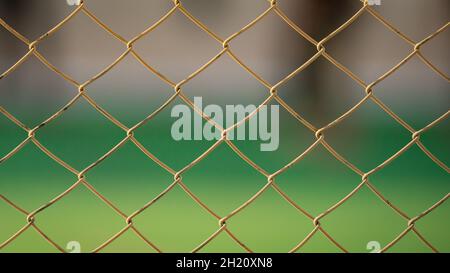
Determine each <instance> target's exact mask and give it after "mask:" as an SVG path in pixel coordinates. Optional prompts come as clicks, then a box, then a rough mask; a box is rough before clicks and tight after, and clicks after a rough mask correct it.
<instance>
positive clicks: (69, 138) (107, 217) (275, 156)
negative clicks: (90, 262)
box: [0, 103, 450, 252]
mask: <svg viewBox="0 0 450 273" xmlns="http://www.w3.org/2000/svg"><path fill="white" fill-rule="evenodd" d="M80 113H82V114H80ZM169 114H170V108H169V109H168V110H165V111H164V112H163V113H161V115H159V116H158V117H157V118H155V119H154V120H152V121H151V122H150V123H149V124H147V125H146V126H144V127H143V128H141V129H140V130H139V131H138V132H136V137H137V139H138V140H140V141H141V142H142V143H143V144H144V146H145V147H147V149H148V150H150V151H151V152H153V153H154V154H155V155H156V156H158V157H159V158H160V159H161V160H162V161H163V162H165V163H166V164H168V165H169V166H171V167H172V168H173V169H175V170H180V169H181V168H183V167H184V166H186V165H187V164H188V163H189V162H191V161H193V160H194V159H195V158H196V157H198V156H199V155H200V154H201V153H202V152H203V151H205V150H206V149H207V148H208V147H209V146H211V145H212V144H213V142H207V141H190V142H189V141H183V142H176V141H174V140H172V139H171V138H170V126H171V119H170V116H169ZM80 115H81V117H80ZM363 118H364V117H363ZM365 118H367V116H366V117H365ZM363 124H364V126H363ZM446 128H448V122H444V123H442V124H440V125H439V126H437V127H435V128H433V129H432V130H430V131H429V132H427V134H425V135H424V136H422V141H423V143H424V144H425V145H426V146H427V147H429V149H430V150H431V151H432V152H434V153H435V154H436V155H437V156H438V157H439V158H440V159H441V160H442V161H443V162H445V163H448V162H449V155H450V153H449V146H448V130H446ZM280 135H281V137H280V149H279V150H278V151H276V152H271V153H267V152H260V151H259V143H253V142H244V141H236V142H235V143H236V145H237V146H238V147H239V148H241V149H242V150H243V151H244V152H245V153H246V154H247V155H248V156H249V157H250V158H252V159H253V160H254V161H255V162H256V163H258V164H260V165H261V166H262V167H263V168H265V169H266V170H267V171H269V172H271V173H272V172H275V171H276V170H278V169H280V168H281V167H282V166H284V165H286V164H287V163H288V162H290V161H291V160H292V159H294V158H295V157H296V156H297V155H299V154H300V153H301V152H302V151H304V150H305V149H306V148H307V147H308V146H309V145H310V144H311V143H313V141H314V135H313V134H312V133H311V132H309V131H308V130H306V129H305V128H304V127H302V126H300V125H299V124H298V123H297V122H296V121H295V120H294V119H292V117H289V116H288V115H287V113H284V112H283V113H281V132H280ZM124 136H125V132H123V131H121V130H120V129H117V128H116V127H115V126H114V125H112V124H111V123H110V122H108V121H107V120H105V119H104V118H103V117H101V116H100V115H99V114H98V113H95V112H94V111H93V110H92V109H90V108H89V107H87V106H86V103H80V105H78V104H77V105H76V106H75V107H74V108H73V109H71V110H69V111H68V112H67V113H66V114H64V115H63V116H62V117H61V118H60V119H58V120H56V121H55V122H54V123H51V124H49V125H48V126H46V127H44V128H43V129H42V130H40V131H39V132H38V134H37V137H38V139H39V140H40V141H41V142H42V143H43V144H44V145H45V146H46V147H47V148H48V149H50V150H51V151H53V152H54V153H55V154H56V155H58V156H59V157H61V158H62V159H63V160H65V161H66V162H68V163H69V164H71V165H72V166H73V167H75V168H76V169H78V170H82V169H83V168H85V167H87V166H88V165H89V164H90V163H92V162H94V161H95V160H96V159H98V158H99V157H100V156H101V155H103V154H104V153H106V151H108V150H109V149H111V148H112V147H113V146H114V145H115V144H116V143H118V142H119V141H120V140H121V139H122V138H123V137H124ZM24 138H26V133H25V132H23V131H21V130H20V129H18V128H16V127H15V126H14V125H13V124H12V123H11V122H9V121H8V120H7V119H6V118H5V117H3V116H1V117H0V144H1V145H0V157H1V156H3V155H5V154H6V153H7V152H9V151H10V150H11V149H13V148H14V147H15V145H17V144H18V143H20V141H21V140H23V139H24ZM326 139H327V141H329V143H330V144H332V145H333V147H335V148H336V150H338V151H339V152H341V153H342V154H343V155H344V156H345V157H347V158H348V159H349V160H350V161H351V162H353V163H354V164H355V165H357V166H358V167H359V168H360V169H362V170H363V171H369V170H370V169H372V168H374V167H376V166H377V165H379V164H380V163H382V162H383V161H384V160H385V159H387V158H388V157H390V156H391V155H392V154H394V153H395V152H396V151H398V150H399V149H401V148H402V147H403V146H404V145H405V144H406V143H408V141H409V140H410V139H411V136H410V134H409V133H408V132H407V131H405V130H404V129H402V128H401V127H400V126H399V125H398V124H396V123H395V122H393V121H392V120H390V119H389V118H384V119H380V120H375V121H372V122H369V123H367V122H366V123H361V122H359V121H358V120H352V118H350V119H349V121H348V122H347V123H344V124H342V125H339V126H338V127H336V128H333V129H331V130H330V131H329V132H327V135H326ZM86 179H87V181H88V182H89V183H90V184H92V185H93V186H94V187H95V188H96V189H97V190H98V191H99V192H101V193H102V194H103V195H105V196H106V197H107V198H108V199H109V200H111V201H112V202H113V203H114V204H115V205H117V206H118V207H119V208H120V209H121V210H122V211H123V212H124V213H125V214H127V215H130V214H131V213H133V212H134V211H135V210H137V209H138V208H140V207H142V206H143V205H144V204H145V203H146V202H148V201H150V200H151V199H153V198H154V197H155V196H156V195H158V194H159V193H160V192H162V191H163V190H164V189H165V188H166V187H167V186H168V185H170V183H172V182H173V176H172V175H171V174H169V173H168V172H166V171H164V170H163V169H162V168H160V167H159V166H157V165H156V164H155V163H154V162H153V161H151V160H150V159H149V158H147V157H146V156H145V155H144V154H143V153H142V152H140V151H139V150H138V149H137V148H136V147H135V146H134V145H133V144H132V143H127V144H126V145H125V146H123V147H122V148H121V149H119V150H118V151H117V152H116V153H114V154H113V155H112V156H111V157H109V158H108V159H106V160H105V161H104V162H102V163H101V164H100V165H99V166H97V167H95V168H94V169H92V170H91V171H90V172H88V173H87V176H86ZM74 182H76V176H75V175H73V174H71V173H70V172H68V171H67V170H65V169H64V168H62V167H61V166H60V165H58V164H57V163H55V162H54V161H53V160H51V159H50V158H48V157H47V156H46V155H44V154H43V153H42V152H41V151H40V150H39V149H38V148H37V147H35V146H34V145H33V144H28V145H27V146H25V147H24V148H23V149H22V150H21V151H20V152H18V153H17V154H16V155H15V156H14V157H12V158H11V159H9V160H8V161H6V162H3V163H2V164H0V193H1V194H3V195H4V196H6V197H7V198H9V199H11V200H12V201H14V202H15V203H17V204H18V205H20V206H21V207H23V208H24V209H26V210H28V211H33V210H34V209H36V208H38V207H40V206H41V205H43V204H45V203H47V202H48V201H49V200H51V199H52V198H54V197H55V196H57V195H58V194H59V193H61V192H63V191H64V190H65V189H67V188H68V187H70V186H71V185H72V184H73V183H74ZM183 182H184V183H185V184H186V185H187V187H189V188H190V190H192V192H193V193H194V194H196V195H197V196H198V197H199V198H200V199H201V200H202V201H203V202H204V203H205V204H207V205H208V206H209V207H210V208H211V209H212V210H213V211H214V212H216V213H217V214H218V215H220V216H221V217H223V216H226V215H227V214H228V213H230V212H231V211H232V210H234V209H235V208H237V207H239V206H240V205H241V204H242V203H244V202H245V201H246V200H248V199H249V198H250V197H251V196H252V195H253V194H255V193H256V192H257V191H258V190H259V189H260V188H261V187H263V186H264V185H265V184H266V183H267V180H266V178H265V177H264V176H263V175H261V174H259V173H258V172H257V171H255V170H254V169H253V168H252V167H250V166H249V165H248V164H246V163H245V162H244V161H243V160H242V159H240V158H239V157H238V156H237V155H236V154H235V153H234V152H233V151H232V150H231V149H230V148H229V147H227V146H226V145H222V146H220V147H219V148H218V149H217V150H215V151H214V152H213V153H211V154H210V155H209V156H208V157H207V158H205V159H204V160H203V161H201V162H200V163H199V164H198V165H196V166H195V167H193V168H192V169H191V170H189V171H187V172H186V173H185V174H183ZM360 182H361V177H360V176H359V175H357V174H355V173H354V172H352V171H351V170H350V169H348V168H347V167H346V166H344V165H343V164H342V163H340V162H338V161H337V160H336V159H334V158H333V157H332V156H331V155H330V154H329V153H328V152H327V151H326V150H325V149H324V148H323V147H321V146H319V147H318V148H316V149H315V150H314V151H313V152H312V153H311V154H309V155H308V156H306V157H305V158H304V159H303V160H302V161H300V162H299V163H298V164H296V165H295V166H294V167H293V168H292V169H289V170H288V171H286V172H285V173H284V174H282V175H281V176H280V177H278V178H277V180H276V183H277V184H278V185H279V186H280V188H281V189H283V190H284V191H285V192H286V193H287V194H288V195H289V196H290V197H291V198H292V199H293V200H294V201H295V202H297V203H298V204H299V205H301V206H302V207H303V208H305V209H306V210H307V211H308V212H309V213H311V214H312V215H314V216H317V215H319V214H320V213H321V212H323V211H325V210H326V209H327V208H329V207H330V206H332V205H333V204H335V203H336V202H338V201H339V200H340V199H342V198H343V197H344V196H345V195H347V194H348V193H349V192H350V191H351V190H352V189H353V188H355V187H356V186H357V185H358V184H359V183H360ZM371 182H372V183H373V185H375V187H377V189H379V190H380V192H382V193H383V195H385V196H386V197H387V198H388V199H389V200H390V201H391V202H392V203H393V204H395V205H396V206H398V207H400V208H401V209H402V210H403V211H405V212H406V213H407V214H408V215H409V216H410V217H414V216H416V215H418V214H420V213H421V212H422V211H424V210H426V209H427V208H429V207H430V206H432V205H433V204H434V203H435V202H437V201H438V200H439V199H441V198H442V197H444V196H445V195H446V194H447V193H448V192H449V191H450V184H449V177H448V173H446V172H445V171H444V170H443V169H441V168H440V167H438V166H437V165H436V164H435V163H434V162H432V161H431V160H430V159H429V158H428V157H427V156H426V155H425V154H424V153H423V152H422V151H421V150H420V149H419V148H418V147H416V146H413V147H412V148H411V149H410V150H408V151H407V152H406V153H404V154H403V155H402V156H400V157H399V158H398V159H397V160H395V161H394V162H393V163H391V164H389V166H387V167H386V168H384V169H383V170H381V171H380V172H377V173H376V174H374V175H373V176H372V177H371ZM449 213H450V203H449V202H446V203H444V204H443V205H442V206H440V207H439V208H437V209H436V210H434V211H433V212H432V213H430V214H429V215H427V216H426V217H424V218H423V219H421V220H420V221H419V222H418V223H417V224H416V225H417V229H418V230H419V231H420V232H421V233H422V234H423V236H424V237H425V238H427V239H428V240H429V241H430V242H431V243H432V244H433V245H434V246H436V248H438V249H439V250H440V251H443V252H449V251H450V233H449V232H448V231H449V230H450V217H449ZM134 223H135V226H136V227H137V228H138V229H139V230H140V231H141V232H142V233H143V234H144V235H145V236H146V237H147V238H148V239H150V240H151V241H152V242H153V243H155V244H156V245H157V246H158V247H159V248H160V249H161V250H162V251H165V252H187V251H190V250H192V249H193V248H194V247H196V246H197V245H199V244H200V243H201V242H202V241H204V240H205V239H206V238H208V237H209V236H210V235H211V234H212V233H213V232H215V231H216V230H217V229H218V227H219V226H218V221H217V219H215V218H214V217H213V216H211V215H210V214H208V213H207V212H206V211H205V210H204V209H203V208H201V207H200V206H199V205H197V204H196V203H195V202H194V201H193V200H192V199H191V198H190V197H189V196H188V195H187V194H186V193H185V192H184V191H183V190H182V189H181V188H180V187H178V186H177V187H175V188H174V189H173V190H172V191H170V192H169V193H168V194H167V195H166V196H164V197H163V198H162V199H160V200H159V201H158V202H157V203H155V204H154V205H152V206H151V207H150V208H148V209H147V210H145V211H144V212H143V213H142V214H140V215H139V216H138V217H137V218H136V219H134ZM227 223H228V226H229V229H230V230H231V231H232V232H233V233H234V234H235V235H236V236H237V237H238V238H239V239H240V240H242V242H244V243H245V244H246V245H247V246H248V247H250V248H251V249H252V250H254V251H256V252H287V251H288V250H290V249H292V248H293V247H294V246H295V245H296V244H298V243H299V242H300V241H302V240H303V238H305V237H306V235H307V234H308V233H309V232H310V231H311V230H312V229H313V224H312V221H311V220H310V219H308V218H307V217H305V216H304V215H302V214H301V213H300V212H299V211H298V210H296V209H295V208H293V207H292V206H291V205H289V204H288V203H287V202H286V201H285V200H284V199H283V198H282V197H281V196H280V195H278V194H277V193H276V192H275V191H274V190H272V189H271V188H270V189H269V190H267V191H266V192H265V193H264V194H263V195H262V196H260V198H258V199H257V200H256V201H255V202H254V203H252V204H251V205H250V206H249V207H247V208H245V209H244V210H243V211H241V212H240V213H238V214H237V215H235V216H233V217H232V218H231V219H229V220H228V221H227ZM321 223H322V225H323V228H324V229H325V230H326V231H327V232H329V234H330V235H331V236H333V238H335V239H336V241H338V242H339V243H341V244H342V245H343V246H344V247H345V248H347V249H348V250H349V251H353V252H368V251H369V250H367V249H366V245H367V243H368V242H370V241H378V242H380V244H381V246H383V245H385V244H387V243H388V242H390V241H392V240H393V239H394V238H395V237H396V236H397V235H398V234H400V233H401V232H402V231H403V230H404V229H405V228H406V227H407V221H406V220H404V219H403V218H401V217H400V216H399V215H398V214H396V213H395V212H394V211H393V210H392V209H391V208H389V207H388V206H387V205H386V204H384V203H383V202H381V200H380V199H379V198H377V197H376V196H375V194H374V193H373V192H371V191H370V190H369V189H368V188H367V187H363V188H362V190H361V191H359V192H358V193H357V194H356V195H355V196H353V197H352V198H351V199H350V200H349V201H348V202H346V203H344V204H343V205H342V206H341V207H339V208H338V209H337V210H335V211H334V212H332V213H331V214H330V215H328V216H326V217H325V218H323V219H322V220H321ZM25 224H26V216H25V215H23V214H21V213H19V212H17V211H16V210H14V209H12V208H11V207H10V206H8V205H7V204H6V203H3V202H0V242H3V241H5V240H6V239H7V238H9V237H10V236H11V235H12V234H14V233H15V232H16V231H17V230H19V229H20V228H21V227H22V226H24V225H25ZM36 224H37V225H38V226H39V227H40V228H41V229H42V230H43V231H44V232H45V233H46V234H47V235H48V236H49V237H50V238H52V239H53V240H54V241H55V242H57V243H58V244H59V245H61V246H65V245H66V244H67V243H68V242H69V241H78V242H80V243H81V247H82V251H86V252H87V251H90V250H92V249H94V248H95V247H97V246H98V245H100V244H101V243H103V242H105V241H106V240H107V239H108V238H110V237H111V236H112V235H114V234H115V233H117V232H118V231H119V230H121V229H122V228H123V227H124V226H125V220H124V219H123V218H121V217H120V216H119V215H118V214H116V213H115V212H114V211H113V210H112V209H111V208H110V207H108V206H107V205H106V204H104V203H103V202H102V201H101V200H100V199H99V198H97V197H96V196H95V195H93V194H92V193H91V192H90V191H89V190H87V189H86V188H85V187H84V186H80V187H78V188H77V189H76V190H74V191H73V192H71V193H70V194H69V195H67V196H66V197H64V198H63V199H61V200H60V201H58V202H57V203H56V204H54V205H53V206H50V207H49V208H47V209H45V210H44V211H42V212H40V213H39V214H37V215H36ZM54 251H55V249H54V248H53V247H52V246H51V245H49V244H48V243H47V242H46V241H45V240H44V239H43V238H41V237H40V236H39V235H38V234H37V233H36V232H35V231H34V230H33V229H29V230H28V231H26V232H25V233H24V234H22V235H21V236H20V237H18V238H17V239H16V240H14V241H13V242H12V243H11V244H9V245H8V246H6V247H5V248H4V249H2V250H0V252H54ZM104 251H106V252H141V251H142V252H147V251H148V252H152V249H150V248H149V247H148V246H147V245H146V244H145V243H144V242H143V241H142V240H140V239H139V238H137V237H136V236H135V235H134V234H133V233H132V232H131V231H128V232H127V233H125V234H124V235H123V236H122V237H120V238H119V239H117V240H116V241H114V242H113V243H112V244H111V245H110V246H108V247H107V248H105V249H104ZM202 251H205V252H234V251H242V249H241V248H240V247H239V246H238V245H237V244H236V243H235V242H233V241H232V240H231V239H230V238H229V237H228V236H227V235H226V234H225V233H223V234H221V235H220V236H219V237H217V238H216V239H215V240H213V241H212V242H211V243H210V244H208V245H207V246H206V247H205V248H204V249H203V250H202ZM300 251H301V252H335V251H339V249H337V248H336V247H335V246H334V245H332V244H331V243H330V242H329V241H328V239H326V238H325V237H324V236H323V235H322V234H321V233H317V234H316V235H315V236H314V237H313V238H312V239H311V240H310V241H309V242H308V243H307V244H306V245H305V247H303V248H302V249H301V250H300ZM390 251H392V252H427V251H429V249H428V248H427V247H425V246H424V244H423V243H421V242H420V241H419V240H418V238H417V237H416V236H415V235H414V234H412V233H411V234H408V235H407V236H406V237H405V238H404V239H403V240H401V241H400V242H399V243H398V244H397V245H395V246H394V247H392V248H391V249H390Z"/></svg>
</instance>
